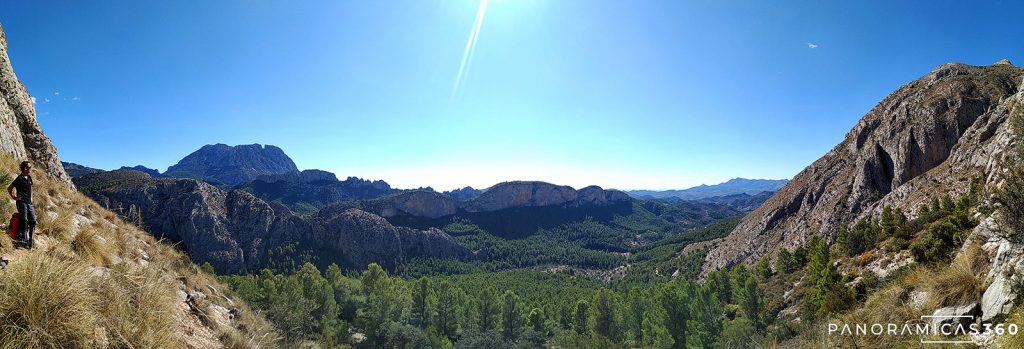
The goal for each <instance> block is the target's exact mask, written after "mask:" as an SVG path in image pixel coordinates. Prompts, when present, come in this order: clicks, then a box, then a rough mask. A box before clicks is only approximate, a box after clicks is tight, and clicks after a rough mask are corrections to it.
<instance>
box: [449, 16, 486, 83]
mask: <svg viewBox="0 0 1024 349" xmlns="http://www.w3.org/2000/svg"><path fill="white" fill-rule="evenodd" d="M487 1H488V0H481V1H480V8H479V9H477V10H476V20H474V21H473V31H471V32H470V33H469V40H467V41H466V49H465V50H463V51H462V62H461V63H459V73H458V75H456V76H455V85H454V86H452V95H451V101H454V100H455V97H456V96H457V95H458V93H459V86H460V85H462V81H463V80H465V78H466V71H468V70H469V66H470V65H471V64H472V63H473V52H474V51H476V41H477V39H479V38H480V27H482V26H483V23H484V14H485V13H487Z"/></svg>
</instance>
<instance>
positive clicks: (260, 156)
mask: <svg viewBox="0 0 1024 349" xmlns="http://www.w3.org/2000/svg"><path fill="white" fill-rule="evenodd" d="M298 172H299V169H298V167H296V166H295V162H293V161H292V159H291V158H289V157H288V155H287V154H285V153H284V151H283V150H281V148H278V147H276V146H273V145H266V146H264V145H261V144H243V145H236V146H229V145H226V144H222V143H218V144H209V145H205V146H203V147H201V148H199V150H196V151H195V152H192V153H191V154H189V155H188V156H186V157H185V158H183V159H181V161H179V162H178V163H177V164H175V165H173V166H171V167H169V168H168V169H167V172H165V173H164V175H165V176H168V177H177V178H195V179H202V180H205V181H208V182H212V183H217V184H225V185H229V186H237V185H240V184H243V183H247V182H249V181H252V180H254V179H256V178H257V177H259V176H261V175H275V174H285V173H298Z"/></svg>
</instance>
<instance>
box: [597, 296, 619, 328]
mask: <svg viewBox="0 0 1024 349" xmlns="http://www.w3.org/2000/svg"><path fill="white" fill-rule="evenodd" d="M617 303H618V301H617V300H616V299H615V293H614V292H612V291H611V290H609V289H607V288H602V289H600V290H598V291H597V294H596V295H595V296H594V311H595V313H594V315H595V321H594V331H596V332H597V333H598V334H600V335H602V336H605V337H608V338H612V339H615V338H617V337H618V333H617V331H618V324H617V321H616V308H617V307H618V304H617Z"/></svg>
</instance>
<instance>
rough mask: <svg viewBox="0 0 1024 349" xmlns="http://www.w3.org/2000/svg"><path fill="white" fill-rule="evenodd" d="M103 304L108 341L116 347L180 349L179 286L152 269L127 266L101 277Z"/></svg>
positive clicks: (101, 311) (102, 309) (99, 288)
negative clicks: (177, 320)
mask: <svg viewBox="0 0 1024 349" xmlns="http://www.w3.org/2000/svg"><path fill="white" fill-rule="evenodd" d="M96 283H97V285H96V288H97V289H98V292H99V294H100V295H101V297H102V298H105V299H116V300H117V301H116V302H104V303H102V304H100V306H99V309H100V313H101V314H102V315H103V319H104V320H103V324H104V326H105V328H106V331H107V333H108V340H109V341H110V343H111V345H112V346H113V347H115V348H158V347H159V348H179V347H181V346H182V343H179V341H178V339H177V337H176V336H175V333H174V332H173V329H174V311H175V303H176V302H177V299H176V297H177V296H176V295H175V294H174V290H176V289H177V287H176V285H175V284H174V283H173V282H171V280H169V279H168V278H167V277H165V276H162V275H160V274H158V273H157V272H156V271H154V270H152V269H145V268H129V267H127V266H125V265H124V264H122V265H119V266H118V267H116V268H114V269H113V270H111V272H110V274H109V276H108V277H105V278H98V279H97V282H96Z"/></svg>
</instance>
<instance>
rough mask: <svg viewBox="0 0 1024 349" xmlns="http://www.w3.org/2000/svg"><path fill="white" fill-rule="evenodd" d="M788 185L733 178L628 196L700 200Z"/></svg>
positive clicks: (774, 189)
mask: <svg viewBox="0 0 1024 349" xmlns="http://www.w3.org/2000/svg"><path fill="white" fill-rule="evenodd" d="M786 183H789V180H787V179H746V178H733V179H730V180H729V181H727V182H725V183H720V184H715V185H706V184H702V185H699V186H696V187H693V188H689V189H681V190H661V191H657V190H630V191H627V192H626V193H628V194H629V195H630V196H632V197H634V198H637V199H645V200H651V199H669V198H677V199H682V200H700V199H706V198H712V197H723V196H731V195H738V194H747V195H757V194H760V193H763V192H775V191H778V190H779V189H781V188H782V187H783V186H785V185H786Z"/></svg>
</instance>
